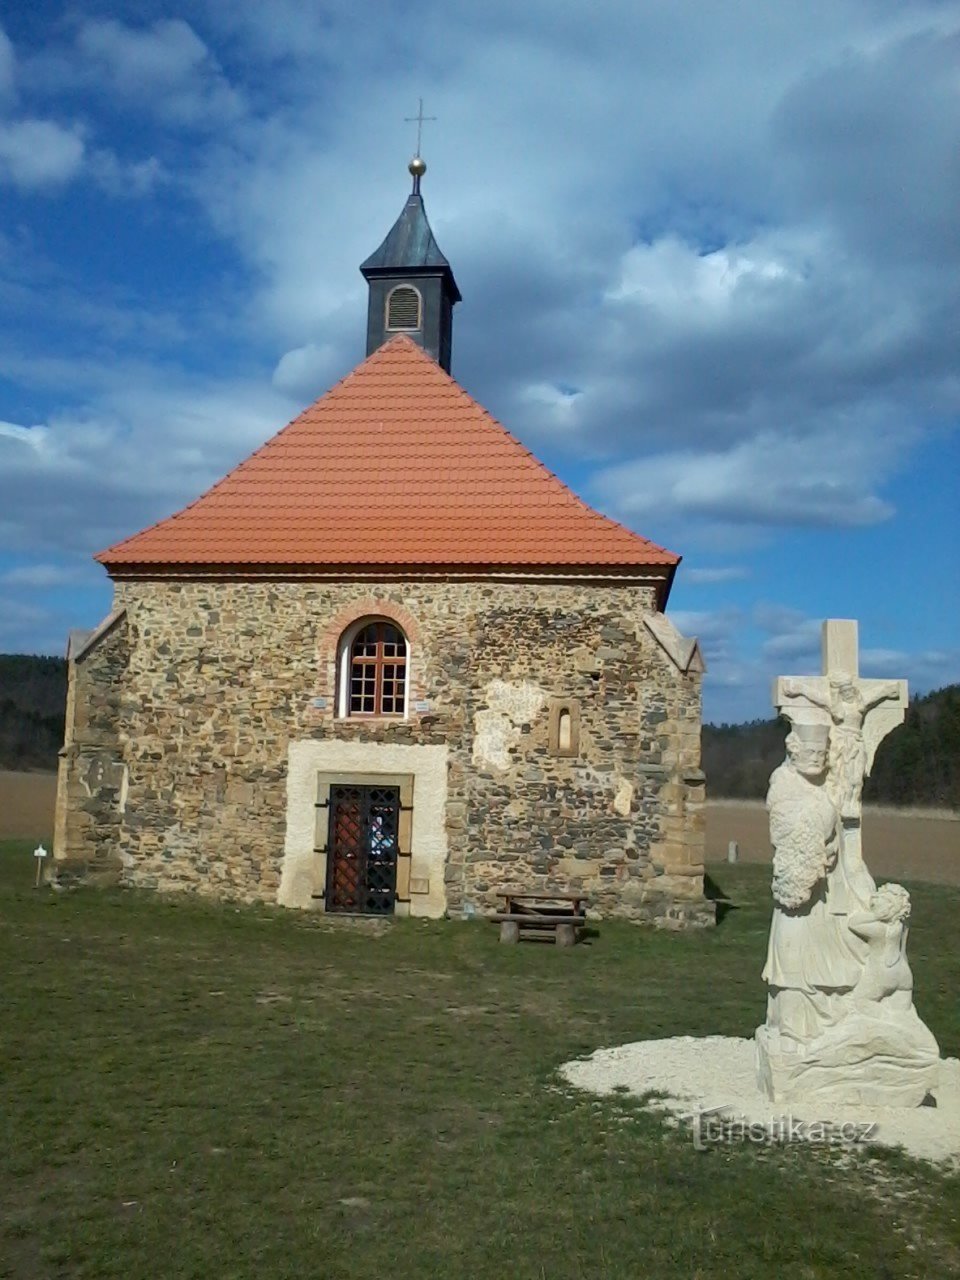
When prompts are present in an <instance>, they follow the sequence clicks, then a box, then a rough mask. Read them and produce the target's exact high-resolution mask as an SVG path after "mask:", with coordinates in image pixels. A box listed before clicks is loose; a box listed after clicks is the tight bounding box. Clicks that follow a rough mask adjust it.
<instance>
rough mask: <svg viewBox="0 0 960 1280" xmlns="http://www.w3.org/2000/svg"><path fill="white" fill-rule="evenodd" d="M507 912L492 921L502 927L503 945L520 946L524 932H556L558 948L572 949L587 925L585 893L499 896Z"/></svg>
mask: <svg viewBox="0 0 960 1280" xmlns="http://www.w3.org/2000/svg"><path fill="white" fill-rule="evenodd" d="M497 897H498V898H502V899H503V904H504V905H503V910H502V911H498V912H497V913H496V914H495V915H492V916H491V917H490V919H491V920H493V921H494V922H495V923H497V924H499V925H500V941H501V942H519V941H520V930H521V929H536V930H541V929H553V931H554V941H555V942H556V944H557V946H558V947H572V946H573V945H574V943H575V942H576V940H577V933H578V931H579V930H580V929H582V928H583V926H584V925H585V924H586V923H587V914H586V912H587V903H588V901H589V899H588V898H586V897H585V896H584V895H583V894H581V893H513V892H509V893H498V894H497Z"/></svg>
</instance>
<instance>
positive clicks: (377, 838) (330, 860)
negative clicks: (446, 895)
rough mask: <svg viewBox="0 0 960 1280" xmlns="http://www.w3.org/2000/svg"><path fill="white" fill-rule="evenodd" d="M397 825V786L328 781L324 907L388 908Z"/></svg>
mask: <svg viewBox="0 0 960 1280" xmlns="http://www.w3.org/2000/svg"><path fill="white" fill-rule="evenodd" d="M399 826H400V788H399V787H361V786H347V785H340V784H335V785H333V786H331V788H330V838H329V841H328V844H327V893H326V902H327V910H328V911H352V912H356V913H358V914H362V915H367V914H372V915H389V914H391V913H392V911H393V908H394V903H395V902H396V900H397V855H398V847H397V846H398V834H399Z"/></svg>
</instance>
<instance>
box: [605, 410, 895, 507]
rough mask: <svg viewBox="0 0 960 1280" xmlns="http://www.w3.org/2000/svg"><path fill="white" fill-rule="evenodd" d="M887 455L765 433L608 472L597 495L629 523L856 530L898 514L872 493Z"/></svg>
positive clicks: (829, 440) (838, 442)
mask: <svg viewBox="0 0 960 1280" xmlns="http://www.w3.org/2000/svg"><path fill="white" fill-rule="evenodd" d="M889 452H890V442H889V441H888V442H887V449H886V450H885V451H884V450H883V449H882V447H881V448H878V447H877V445H876V442H873V447H872V448H871V441H870V440H869V439H868V438H866V436H859V435H854V436H852V437H848V438H847V439H846V440H843V439H838V438H837V437H836V436H834V435H830V436H828V437H824V436H822V435H820V434H811V435H809V436H807V437H806V438H803V437H801V438H790V437H789V436H784V435H780V434H778V433H775V432H772V431H768V432H764V433H762V434H760V435H757V436H756V437H754V438H753V439H750V440H746V441H744V442H743V443H741V444H738V445H735V446H734V447H733V448H731V449H728V450H727V451H725V452H722V453H721V452H716V451H699V452H694V451H693V450H690V451H685V452H683V453H665V454H661V455H659V456H657V457H653V458H647V459H643V460H637V461H634V462H630V463H624V464H622V465H619V466H615V467H609V468H607V469H606V470H604V471H602V472H600V473H598V475H597V476H595V477H594V488H595V490H596V492H597V493H598V494H600V495H601V497H602V498H604V499H605V500H606V501H608V502H609V503H611V504H612V505H613V506H614V508H615V509H616V510H618V511H620V512H622V513H624V514H626V515H629V516H631V517H632V516H646V517H651V516H653V515H654V514H656V516H657V517H658V518H659V519H662V520H668V519H671V518H675V517H682V516H693V517H700V518H703V519H706V520H715V521H725V522H729V523H732V524H760V525H794V526H810V527H820V526H824V525H833V526H841V527H842V526H849V527H857V526H862V525H870V524H876V523H877V522H879V521H882V520H886V519H889V517H890V516H891V515H892V514H893V507H892V506H891V504H890V503H889V502H886V501H885V500H884V499H882V498H880V497H879V496H878V495H877V494H875V493H873V492H871V488H872V486H873V485H874V484H876V483H877V482H878V481H879V480H880V479H882V478H884V476H885V473H886V472H887V470H888V469H889V468H890V467H891V466H892V459H891V458H890V457H889ZM880 454H884V455H885V456H883V457H881V456H879V455H880ZM884 464H886V465H884Z"/></svg>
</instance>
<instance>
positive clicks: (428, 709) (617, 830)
mask: <svg viewBox="0 0 960 1280" xmlns="http://www.w3.org/2000/svg"><path fill="white" fill-rule="evenodd" d="M116 607H117V608H125V609H126V624H125V625H126V634H127V635H128V637H129V641H128V643H129V663H128V665H127V666H126V670H125V672H124V674H123V695H122V698H120V699H119V702H118V703H117V702H116V700H115V699H114V703H116V705H114V703H111V706H112V708H113V710H112V714H113V723H112V735H113V738H112V741H113V746H114V748H115V749H116V751H117V752H118V753H119V754H120V755H122V758H123V760H124V763H125V764H126V767H127V770H128V781H127V786H126V804H125V808H124V812H123V814H122V815H118V818H117V821H118V831H117V847H118V849H119V855H120V860H121V862H122V865H123V879H124V881H125V882H127V883H130V884H136V885H141V886H146V887H155V888H163V889H171V888H182V889H192V890H195V891H197V892H201V893H211V894H217V895H224V896H231V897H236V898H240V899H244V900H255V899H262V900H268V901H275V900H276V897H277V890H278V887H279V884H280V873H281V863H282V857H283V846H284V824H285V815H286V803H287V800H286V767H287V756H288V747H289V745H290V743H291V742H302V741H309V740H311V739H314V740H324V741H329V740H337V739H343V740H345V741H350V742H358V741H359V742H379V743H391V744H396V745H412V746H415V745H417V744H429V745H442V744H446V745H447V747H448V761H449V764H448V771H447V806H446V823H447V837H448V846H449V856H448V862H447V867H446V875H445V879H446V902H447V907H448V910H450V911H451V912H459V911H461V910H463V909H464V908H465V907H468V904H472V905H473V906H475V907H477V908H480V909H485V908H487V907H488V906H492V905H493V904H494V901H495V893H496V891H497V889H499V888H502V887H507V886H513V887H519V886H530V887H532V888H555V889H558V890H559V889H563V890H573V889H582V890H584V891H586V892H587V893H589V894H590V895H591V898H592V902H593V905H594V907H595V908H596V910H597V911H598V912H599V913H601V914H603V915H608V914H619V915H627V916H629V917H631V918H636V919H643V920H649V921H653V922H656V923H659V924H664V925H668V926H670V925H673V926H679V925H682V924H684V923H706V922H708V921H709V920H711V919H712V911H711V910H710V906H709V904H707V903H705V902H704V899H703V880H702V874H703V868H702V857H703V829H702V814H701V806H702V802H703V778H702V774H700V772H699V745H700V687H699V684H700V677H699V674H698V673H697V672H696V671H693V672H690V673H687V674H685V673H683V672H681V671H680V670H679V669H678V667H677V666H676V665H675V663H674V662H672V661H671V660H670V658H669V657H668V655H667V654H666V653H665V652H664V650H663V648H662V647H661V646H660V645H658V644H657V642H656V640H655V639H654V638H652V637H651V635H650V634H649V632H648V631H647V629H646V628H645V627H644V626H643V617H644V615H645V614H646V613H648V612H649V611H650V610H652V609H653V608H654V607H655V605H654V603H653V593H652V590H650V589H647V588H638V587H629V586H620V585H615V584H614V585H594V584H573V583H559V582H558V583H542V582H538V583H532V582H527V583H524V582H504V581H497V582H482V581H437V582H429V581H408V582H394V583H386V582H385V583H381V584H379V585H375V586H374V585H371V584H369V583H349V582H343V583H326V582H312V583H311V582H297V581H291V582H269V581H247V582H217V581H209V582H203V581H182V582H173V581H170V582H165V581H160V582H128V583H120V584H118V587H117V599H116ZM378 612H380V613H385V614H387V615H388V616H394V617H396V618H397V619H398V620H399V621H401V623H402V624H403V625H404V626H405V629H406V630H407V631H408V634H409V633H410V632H413V633H414V634H415V638H414V641H413V646H412V648H413V652H412V677H411V684H412V692H413V697H414V698H416V699H417V702H418V704H419V707H420V709H419V710H417V711H415V712H411V714H410V717H409V718H408V719H407V720H403V721H397V720H385V721H379V722H371V721H369V720H359V719H355V720H351V719H346V720H342V719H338V718H337V717H336V716H335V714H334V692H335V690H334V679H335V671H334V666H335V663H334V659H335V638H336V634H339V629H341V628H342V626H343V625H345V620H348V619H349V618H350V617H352V616H357V615H359V614H364V613H378ZM104 643H106V642H105V641H103V642H101V644H104ZM90 670H91V672H92V670H93V669H92V667H91V668H90ZM78 690H79V686H78ZM83 696H85V697H86V696H89V695H88V694H84V695H83ZM558 698H560V699H564V700H565V701H566V702H567V703H569V702H570V701H571V700H574V701H575V703H576V708H577V710H578V712H579V723H578V735H579V746H578V750H577V752H576V754H573V755H560V754H557V753H556V752H551V749H550V746H551V743H550V716H551V708H552V707H553V706H554V705H555V700H556V699H558ZM318 703H320V704H323V705H317V704H318ZM109 801H110V797H109V796H107V797H105V804H106V805H107V807H109ZM414 805H416V800H414ZM67 826H68V827H69V829H70V832H69V837H68V840H67V844H68V846H70V847H75V846H76V845H77V844H78V843H80V844H82V843H84V840H85V839H86V837H85V836H83V835H82V834H80V830H79V828H78V827H77V826H76V808H75V806H74V805H72V804H71V808H70V812H69V814H68V822H67Z"/></svg>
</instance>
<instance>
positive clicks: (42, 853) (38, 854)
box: [33, 844, 47, 889]
mask: <svg viewBox="0 0 960 1280" xmlns="http://www.w3.org/2000/svg"><path fill="white" fill-rule="evenodd" d="M33 856H34V857H35V858H36V860H37V880H36V883H35V884H34V886H33V887H34V888H35V889H39V888H40V881H41V880H42V879H43V860H44V858H45V857H46V856H47V851H46V849H45V848H44V847H43V845H42V844H38V845H37V847H36V848H35V849H34V851H33Z"/></svg>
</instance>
